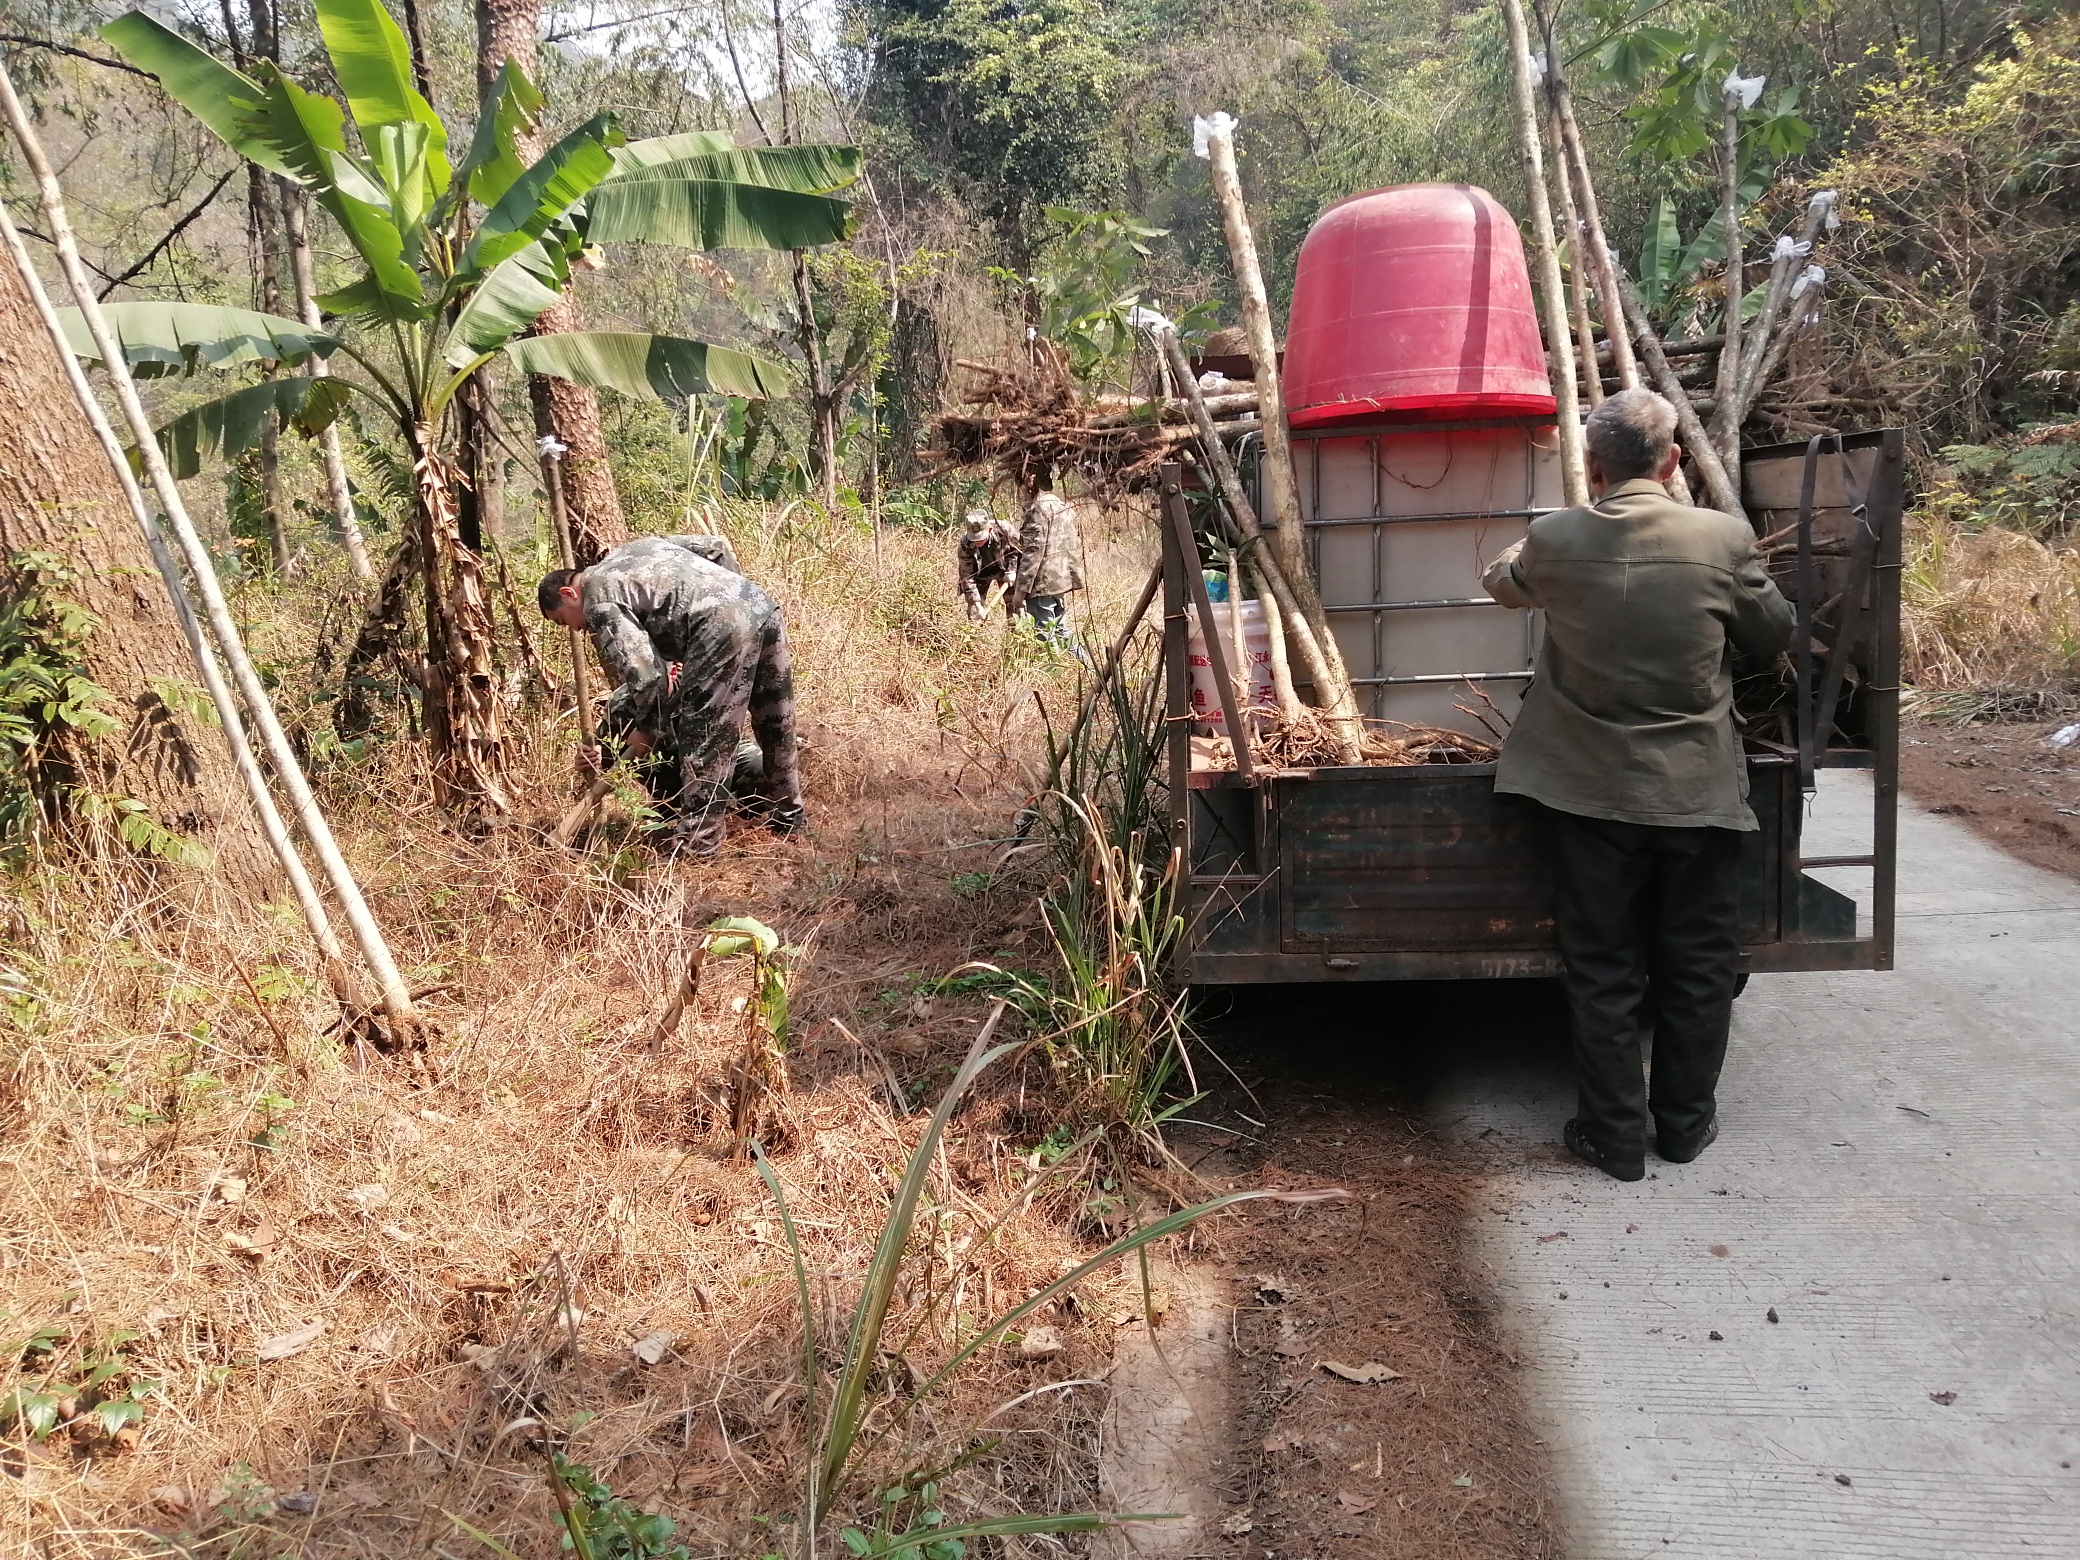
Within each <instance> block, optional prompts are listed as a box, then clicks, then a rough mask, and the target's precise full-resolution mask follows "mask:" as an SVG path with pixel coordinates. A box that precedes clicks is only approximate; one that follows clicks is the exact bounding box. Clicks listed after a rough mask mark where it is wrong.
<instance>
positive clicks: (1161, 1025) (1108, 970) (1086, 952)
mask: <svg viewBox="0 0 2080 1560" xmlns="http://www.w3.org/2000/svg"><path fill="white" fill-rule="evenodd" d="M1145 648H1146V647H1145V646H1144V650H1145ZM1086 697H1087V696H1086ZM1078 702H1079V706H1080V705H1081V704H1082V703H1083V702H1085V701H1084V700H1079V701H1078ZM1047 743H1048V761H1049V772H1050V774H1051V776H1052V777H1053V783H1052V784H1051V786H1050V787H1049V789H1048V790H1047V791H1046V792H1045V793H1043V794H1042V795H1041V796H1040V797H1039V798H1038V799H1037V800H1036V801H1035V803H1034V804H1033V806H1032V807H1031V808H1030V809H1029V810H1028V812H1027V813H1026V815H1025V816H1024V817H1023V818H1022V819H1021V824H1020V830H1021V833H1022V834H1036V835H1037V836H1038V840H1039V843H1040V844H1041V845H1042V847H1043V849H1044V859H1045V860H1046V862H1047V868H1048V874H1049V877H1048V882H1047V886H1046V887H1045V889H1044V890H1043V891H1042V893H1041V898H1040V907H1041V913H1042V915H1043V917H1044V918H1045V921H1046V924H1047V929H1048V933H1049V936H1050V938H1051V940H1052V942H1053V944H1054V952H1055V968H1054V970H1053V972H1052V973H1051V975H1050V976H1049V977H1047V978H1044V979H1042V978H1037V977H1033V976H1015V975H1013V973H1012V972H1009V971H1001V970H998V969H997V968H996V967H995V966H993V965H986V964H984V965H977V966H975V968H977V969H979V970H986V971H990V972H992V973H994V974H996V975H997V976H998V977H999V978H1004V979H1009V980H1011V981H1012V982H1013V984H1014V985H1015V986H1016V987H1017V988H1018V992H1019V995H1018V999H1017V1000H1018V1001H1019V1004H1020V1006H1021V1007H1022V1008H1023V1009H1024V1010H1025V1012H1026V1014H1027V1017H1028V1020H1029V1021H1030V1022H1031V1023H1032V1024H1033V1025H1034V1027H1035V1028H1036V1029H1037V1030H1038V1031H1039V1033H1040V1036H1041V1039H1042V1043H1043V1044H1044V1045H1045V1046H1046V1048H1047V1052H1048V1056H1049V1058H1050V1059H1051V1061H1052V1062H1053V1064H1054V1066H1055V1067H1056V1069H1057V1070H1058V1072H1060V1073H1061V1074H1062V1075H1063V1076H1064V1077H1065V1078H1066V1080H1067V1081H1068V1083H1069V1085H1070V1088H1071V1091H1072V1094H1073V1095H1074V1097H1076V1098H1077V1100H1078V1102H1079V1105H1080V1106H1081V1108H1082V1109H1084V1110H1086V1111H1088V1112H1090V1113H1092V1114H1094V1115H1095V1116H1096V1117H1097V1118H1098V1120H1099V1122H1100V1123H1101V1124H1102V1126H1103V1128H1104V1130H1106V1131H1107V1132H1108V1133H1116V1134H1119V1135H1121V1136H1123V1137H1124V1138H1125V1139H1126V1140H1128V1141H1131V1142H1133V1143H1134V1144H1136V1145H1138V1147H1139V1149H1140V1150H1141V1151H1144V1152H1146V1153H1148V1154H1151V1155H1154V1156H1157V1157H1160V1156H1161V1155H1162V1153H1163V1152H1164V1150H1163V1147H1162V1139H1161V1129H1162V1126H1163V1123H1164V1122H1165V1121H1167V1120H1168V1119H1169V1118H1170V1117H1171V1116H1173V1115H1175V1114H1176V1113H1177V1112H1178V1111H1179V1110H1181V1109H1183V1108H1184V1106H1185V1105H1186V1104H1188V1103H1189V1100H1177V1099H1171V1098H1170V1097H1169V1096H1170V1095H1171V1092H1172V1085H1173V1083H1174V1081H1175V1079H1176V1077H1177V1075H1178V1073H1179V1072H1180V1071H1182V1072H1184V1074H1185V1075H1186V1077H1187V1078H1189V1077H1190V1075H1191V1067H1190V1060H1189V1057H1188V1054H1187V1051H1186V1043H1185V1042H1186V1034H1185V1016H1184V1004H1183V997H1182V995H1181V994H1180V993H1177V992H1175V991H1174V990H1173V989H1172V988H1171V984H1170V980H1169V969H1170V963H1171V959H1172V957H1173V955H1174V952H1175V949H1176V946H1177V940H1178V938H1179V937H1180V936H1181V935H1182V933H1183V930H1184V922H1183V918H1182V916H1181V914H1180V913H1179V911H1178V901H1177V895H1178V887H1179V884H1178V874H1179V871H1180V863H1179V861H1178V853H1177V852H1176V850H1175V849H1174V848H1173V846H1172V843H1171V839H1170V827H1169V815H1168V811H1167V806H1168V800H1167V797H1168V792H1167V784H1166V781H1165V779H1164V773H1163V762H1162V760H1163V716H1162V683H1161V679H1160V678H1159V677H1156V676H1153V675H1151V671H1150V668H1149V667H1148V666H1147V665H1146V664H1145V663H1144V664H1142V665H1140V666H1138V667H1136V666H1134V665H1133V664H1131V663H1130V664H1129V665H1128V666H1125V667H1123V668H1122V669H1121V673H1120V675H1118V676H1116V677H1114V678H1112V679H1111V680H1110V681H1108V682H1107V683H1106V685H1105V688H1104V690H1103V693H1102V696H1101V697H1100V698H1099V699H1098V701H1097V703H1096V706H1095V707H1094V709H1093V711H1092V716H1091V718H1089V719H1086V720H1080V721H1078V722H1076V723H1075V724H1073V725H1072V726H1071V727H1069V728H1068V729H1067V730H1066V731H1063V732H1061V733H1059V734H1058V733H1056V732H1055V730H1054V729H1053V728H1052V727H1050V728H1049V730H1048V734H1047Z"/></svg>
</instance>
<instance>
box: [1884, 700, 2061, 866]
mask: <svg viewBox="0 0 2080 1560" xmlns="http://www.w3.org/2000/svg"><path fill="white" fill-rule="evenodd" d="M2066 724H2069V723H2068V722H2063V721H2055V722H2051V723H2049V724H2045V723H2039V722H2028V723H2000V724H1988V725H1981V726H1946V725H1937V724H1933V723H1930V722H1926V721H1917V722H1910V723H1907V724H1904V725H1902V727H1901V729H1900V750H1899V758H1900V788H1901V789H1902V790H1903V791H1905V792H1906V794H1907V795H1908V796H1910V797H1912V798H1913V799H1914V800H1915V801H1917V802H1919V803H1920V804H1921V805H1922V806H1924V807H1926V808H1927V809H1928V810H1929V811H1930V812H1933V813H1939V814H1942V815H1943V816H1945V817H1952V818H1956V819H1958V820H1959V821H1960V822H1962V823H1964V824H1965V825H1966V826H1967V827H1968V828H1970V829H1972V830H1973V831H1974V832H1975V833H1978V834H1980V835H1982V836H1984V837H1985V838H1986V839H1988V840H1990V841H1992V842H1993V843H1994V844H1996V845H1998V846H2000V847H2001V848H2002V849H2003V850H2005V851H2007V852H2008V853H2009V854H2011V855H2014V856H2019V857H2020V858H2021V859H2022V860H2024V861H2026V862H2028V863H2030V865H2032V866H2037V867H2043V868H2045V869H2046V870H2048V871H2052V872H2062V873H2064V874H2065V875H2066V876H2068V877H2076V878H2080V742H2076V743H2074V744H2073V745H2072V746H2070V747H2067V748H2064V749H2058V748H2054V747H2052V746H2050V744H2049V742H2048V741H2047V739H2048V738H2049V737H2050V736H2051V734H2052V733H2053V732H2055V731H2057V730H2059V729H2060V727H2061V726H2063V725H2066Z"/></svg>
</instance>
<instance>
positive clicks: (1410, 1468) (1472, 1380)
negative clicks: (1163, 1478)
mask: <svg viewBox="0 0 2080 1560" xmlns="http://www.w3.org/2000/svg"><path fill="white" fill-rule="evenodd" d="M1373 992H1374V995H1373V996H1372V997H1369V998H1368V996H1367V994H1366V993H1365V992H1364V991H1362V990H1356V989H1354V990H1349V991H1346V990H1334V991H1323V992H1319V993H1316V992H1306V993H1301V994H1298V995H1297V996H1296V994H1295V993H1293V992H1292V991H1290V990H1287V991H1283V992H1281V993H1279V994H1278V997H1277V1000H1276V1001H1275V1002H1274V1001H1271V1000H1269V999H1268V998H1267V997H1265V996H1264V995H1262V994H1257V993H1248V992H1243V993H1238V994H1237V995H1236V1000H1235V1004H1234V1006H1233V1007H1232V1009H1231V1010H1229V1011H1228V1012H1227V1013H1226V1014H1225V1015H1223V1016H1220V1017H1218V1018H1214V1019H1212V1020H1211V1021H1210V1022H1209V1023H1208V1024H1207V1029H1208V1040H1209V1042H1210V1044H1211V1045H1212V1047H1213V1048H1214V1050H1215V1051H1217V1052H1218V1053H1219V1054H1220V1055H1221V1056H1222V1057H1223V1058H1224V1059H1225V1061H1226V1062H1227V1064H1228V1065H1229V1066H1231V1067H1233V1068H1234V1070H1235V1073H1236V1075H1237V1076H1235V1077H1233V1078H1230V1079H1227V1080H1224V1081H1223V1082H1222V1083H1220V1084H1218V1085H1215V1086H1214V1088H1213V1093H1212V1095H1211V1096H1210V1097H1209V1098H1208V1099H1206V1100H1203V1101H1201V1102H1200V1103H1199V1104H1198V1105H1196V1106H1194V1107H1193V1108H1192V1109H1191V1111H1190V1112H1189V1114H1190V1115H1192V1116H1194V1117H1197V1118H1199V1119H1201V1120H1204V1121H1207V1122H1210V1123H1213V1124H1215V1125H1217V1126H1218V1127H1222V1128H1226V1129H1228V1131H1229V1132H1241V1133H1246V1134H1248V1136H1247V1137H1235V1136H1229V1135H1227V1134H1226V1133H1223V1132H1218V1131H1209V1130H1206V1129H1204V1128H1199V1129H1194V1128H1192V1127H1180V1128H1178V1129H1177V1142H1178V1144H1179V1146H1180V1150H1181V1152H1182V1153H1183V1154H1184V1157H1185V1158H1186V1159H1187V1160H1188V1161H1190V1160H1193V1159H1195V1158H1196V1160H1197V1162H1198V1168H1199V1170H1200V1173H1201V1174H1203V1175H1206V1176H1207V1177H1208V1178H1209V1179H1210V1180H1212V1181H1214V1182H1215V1183H1216V1184H1219V1185H1223V1186H1226V1185H1233V1186H1278V1187H1282V1188H1287V1189H1300V1188H1327V1187H1341V1188H1344V1189H1346V1190H1348V1191H1350V1192H1351V1193H1352V1194H1353V1196H1352V1200H1351V1201H1349V1202H1344V1203H1328V1204H1317V1205H1313V1206H1309V1207H1305V1208H1287V1207H1282V1206H1279V1205H1258V1206H1257V1208H1255V1209H1253V1210H1251V1211H1250V1212H1249V1213H1248V1214H1247V1215H1246V1216H1245V1217H1244V1218H1242V1219H1241V1220H1239V1221H1238V1222H1237V1223H1235V1224H1232V1225H1228V1226H1225V1227H1223V1228H1222V1229H1221V1230H1219V1231H1218V1232H1216V1233H1214V1234H1213V1236H1212V1238H1211V1240H1210V1242H1209V1245H1210V1248H1211V1249H1210V1251H1209V1252H1208V1256H1207V1261H1206V1267H1207V1268H1208V1269H1210V1270H1211V1272H1212V1273H1213V1274H1214V1276H1215V1277H1216V1280H1217V1282H1218V1284H1219V1285H1220V1286H1221V1287H1222V1288H1223V1290H1224V1291H1225V1297H1226V1301H1227V1304H1228V1305H1229V1306H1230V1307H1231V1308H1232V1311H1231V1325H1230V1328H1229V1335H1230V1342H1231V1357H1230V1364H1229V1372H1230V1381H1229V1384H1228V1385H1229V1394H1228V1395H1229V1401H1230V1403H1231V1405H1232V1411H1231V1415H1230V1421H1229V1425H1228V1440H1227V1445H1226V1447H1225V1448H1224V1455H1223V1456H1222V1457H1221V1460H1220V1464H1219V1466H1218V1467H1217V1468H1216V1469H1214V1471H1213V1476H1214V1479H1215V1482H1216V1483H1217V1485H1218V1493H1219V1496H1220V1501H1221V1508H1222V1517H1221V1520H1220V1523H1219V1527H1218V1547H1212V1548H1208V1549H1207V1550H1206V1551H1205V1552H1206V1553H1208V1554H1220V1555H1223V1556H1232V1557H1235V1560H1241V1557H1244V1556H1247V1557H1249V1560H1264V1557H1273V1560H1310V1557H1311V1560H1546V1557H1549V1556H1554V1555H1557V1554H1558V1553H1559V1547H1558V1541H1557V1538H1556V1535H1555V1532H1554V1527H1553V1519H1552V1514H1551V1513H1552V1498H1551V1490H1550V1483H1549V1472H1548V1468H1547V1463H1546V1454H1545V1448H1544V1445H1543V1443H1542V1442H1541V1441H1540V1440H1539V1438H1538V1436H1537V1435H1536V1433H1535V1432H1534V1431H1533V1430H1532V1428H1531V1426H1530V1424H1529V1422H1528V1421H1527V1419H1526V1417H1525V1413H1524V1409H1523V1404H1522V1394H1521V1390H1520V1384H1519V1371H1520V1364H1519V1361H1518V1358H1517V1356H1516V1354H1515V1353H1514V1352H1513V1350H1512V1348H1511V1345H1510V1343H1509V1339H1508V1336H1507V1333H1506V1330H1505V1328H1504V1325H1503V1319H1502V1318H1501V1316H1500V1315H1499V1314H1498V1312H1497V1311H1496V1310H1495V1309H1494V1307H1493V1305H1492V1303H1491V1300H1490V1298H1489V1296H1488V1293H1487V1287H1486V1284H1485V1282H1484V1279H1483V1276H1482V1274H1481V1273H1480V1271H1479V1270H1478V1266H1477V1264H1476V1262H1475V1260H1474V1258H1473V1257H1472V1255H1471V1253H1470V1251H1469V1249H1468V1246H1467V1240H1466V1231H1467V1229H1468V1228H1469V1225H1470V1222H1471V1215H1472V1213H1473V1212H1474V1211H1476V1210H1477V1209H1480V1208H1482V1207H1485V1203H1484V1202H1483V1201H1482V1199H1483V1198H1484V1197H1487V1196H1488V1195H1490V1194H1489V1193H1487V1192H1486V1190H1485V1187H1486V1176H1485V1173H1484V1171H1485V1166H1484V1163H1483V1160H1482V1156H1481V1154H1480V1152H1479V1151H1478V1150H1468V1149H1466V1148H1464V1147H1461V1146H1458V1145H1454V1144H1451V1143H1448V1142H1445V1141H1442V1140H1441V1139H1440V1138H1439V1137H1438V1136H1437V1133H1436V1130H1435V1124H1434V1123H1433V1122H1432V1121H1430V1120H1429V1119H1428V1118H1427V1116H1426V1115H1425V1113H1424V1110H1423V1092H1424V1085H1423V1078H1424V1075H1425V1072H1426V1070H1427V1068H1426V1062H1425V1051H1424V1048H1423V1044H1422V1042H1421V1041H1420V1039H1418V1038H1416V1037H1420V1036H1422V1035H1424V1034H1436V1033H1442V1032H1444V1031H1441V1030H1439V1029H1438V1028H1437V1027H1436V1026H1437V1025H1439V1024H1442V1023H1446V1022H1449V1021H1451V1020H1452V1019H1453V1017H1454V1013H1455V1011H1456V1008H1457V1006H1458V1005H1459V1004H1460V1003H1462V1002H1463V1001H1464V1000H1466V999H1465V998H1464V994H1463V993H1458V994H1456V995H1455V992H1456V988H1449V987H1427V986H1425V987H1415V988H1407V989H1403V990H1400V991H1397V993H1396V995H1395V996H1394V998H1393V1001H1394V1004H1395V1007H1396V1010H1397V1011H1396V1013H1395V1015H1394V1018H1393V1022H1392V1025H1391V1033H1392V1035H1393V1036H1394V1038H1388V1035H1389V1028H1388V1026H1387V1025H1386V1024H1385V1023H1383V1017H1384V1015H1382V1014H1381V1013H1380V1012H1379V1011H1377V1009H1376V1006H1374V1005H1372V1004H1375V1003H1376V1001H1377V996H1376V992H1377V988H1373ZM1472 1000H1474V1001H1476V1002H1477V1003H1478V1004H1479V1005H1480V1006H1481V1007H1482V1008H1483V1009H1486V1008H1491V1007H1492V1008H1495V1009H1496V1011H1495V1012H1494V1013H1492V1014H1489V1013H1485V1012H1484V1013H1483V1014H1481V1015H1476V1022H1479V1023H1484V1024H1485V1023H1487V1022H1489V1021H1493V1022H1495V1023H1499V1024H1500V1025H1501V1026H1502V1027H1503V1028H1504V1029H1507V1030H1510V1031H1513V1032H1516V1033H1520V1034H1527V1035H1554V1034H1559V1033H1562V1032H1564V1031H1562V1030H1560V1029H1557V1028H1555V1027H1554V1026H1555V1025H1556V1024H1557V1023H1558V1013H1557V1010H1554V1009H1552V1006H1551V1003H1552V998H1551V994H1550V993H1549V992H1547V991H1545V990H1544V989H1543V987H1541V988H1540V989H1538V990H1524V991H1511V992H1506V993H1502V994H1500V995H1499V996H1498V995H1495V994H1489V995H1487V996H1484V997H1476V998H1474V999H1472ZM1505 1009H1506V1010H1507V1011H1506V1012H1505V1011H1504V1010H1505ZM1462 1017H1463V1015H1462ZM1401 1036H1406V1037H1409V1038H1408V1040H1407V1041H1404V1040H1403V1039H1401V1038H1400V1037H1401ZM1339 1366H1340V1367H1346V1368H1348V1370H1349V1371H1350V1372H1351V1373H1355V1374H1357V1375H1359V1376H1361V1377H1364V1376H1380V1375H1382V1374H1385V1376H1386V1379H1383V1380H1379V1381H1377V1382H1375V1383H1370V1384H1368V1383H1365V1382H1361V1381H1352V1380H1348V1379H1345V1377H1344V1376H1343V1375H1341V1374H1339V1373H1338V1372H1337V1371H1336V1370H1335V1369H1333V1368H1332V1367H1339ZM1380 1367H1384V1372H1383V1371H1382V1370H1381V1369H1380ZM1195 1552H1197V1551H1195Z"/></svg>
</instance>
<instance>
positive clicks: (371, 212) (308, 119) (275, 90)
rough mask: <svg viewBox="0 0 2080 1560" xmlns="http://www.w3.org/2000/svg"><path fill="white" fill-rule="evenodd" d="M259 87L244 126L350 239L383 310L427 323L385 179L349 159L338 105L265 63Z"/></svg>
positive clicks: (341, 115)
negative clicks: (277, 157)
mask: <svg viewBox="0 0 2080 1560" xmlns="http://www.w3.org/2000/svg"><path fill="white" fill-rule="evenodd" d="M260 85H261V99H260V102H259V103H258V104H257V105H256V106H255V108H254V109H253V111H252V113H251V114H250V115H249V116H248V117H247V118H246V119H245V121H244V123H245V124H246V125H247V126H248V127H249V129H250V130H251V131H252V133H253V134H255V135H256V136H263V137H265V138H266V140H267V141H268V143H269V144H270V145H272V146H274V147H276V148H277V149H278V150H279V151H280V153H281V154H282V156H283V157H284V158H285V159H286V160H287V161H288V162H289V164H290V166H291V168H292V169H293V170H294V171H295V174H296V176H297V177H298V178H300V179H302V180H303V182H304V183H305V184H306V185H308V186H309V187H310V190H311V193H312V194H313V195H315V196H316V197H317V199H318V204H319V205H321V206H323V207H324V208H325V209H326V210H327V211H328V212H330V213H331V214H332V219H333V220H334V221H335V222H337V223H338V224H339V225H340V227H341V229H342V230H344V231H345V233H346V235H347V238H348V241H349V242H351V243H352V244H353V246H354V248H355V250H356V252H358V253H359V254H360V256H361V258H362V259H363V260H364V261H366V262H367V264H368V268H369V272H370V274H371V275H372V276H374V278H375V280H376V285H377V286H378V287H379V288H380V289H381V291H382V295H383V303H384V308H385V310H386V311H387V312H389V313H391V314H393V315H395V316H396V317H397V318H399V319H417V318H420V317H422V316H423V314H424V312H425V311H424V308H423V306H422V302H421V292H420V287H419V273H418V272H417V271H415V270H413V269H412V267H411V266H410V265H409V264H407V263H406V261H405V257H404V249H405V245H404V235H403V233H401V232H400V231H399V230H398V226H397V221H396V218H395V217H394V216H393V215H392V213H391V209H390V197H389V195H388V193H387V192H386V191H385V190H384V188H383V185H382V181H381V179H380V178H379V177H378V176H377V175H376V174H375V173H373V172H370V171H369V170H367V169H365V168H363V167H362V166H361V164H359V163H358V162H356V161H355V160H354V158H353V157H352V156H351V155H349V153H348V151H347V136H346V116H345V114H344V113H343V112H342V111H341V109H340V106H339V104H337V103H335V102H334V101H333V100H332V99H331V98H329V97H323V96H320V95H319V94H317V93H315V92H306V91H304V90H303V88H301V87H299V86H298V85H297V84H296V83H295V82H293V81H291V80H290V79H289V78H288V77H287V76H285V75H283V74H282V72H281V71H280V69H279V68H277V67H276V66H275V65H274V64H272V63H271V62H267V61H263V62H262V63H261V65H260ZM428 155H431V143H430V142H429V146H428Z"/></svg>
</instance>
